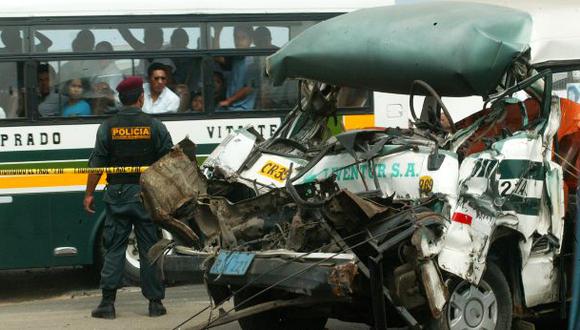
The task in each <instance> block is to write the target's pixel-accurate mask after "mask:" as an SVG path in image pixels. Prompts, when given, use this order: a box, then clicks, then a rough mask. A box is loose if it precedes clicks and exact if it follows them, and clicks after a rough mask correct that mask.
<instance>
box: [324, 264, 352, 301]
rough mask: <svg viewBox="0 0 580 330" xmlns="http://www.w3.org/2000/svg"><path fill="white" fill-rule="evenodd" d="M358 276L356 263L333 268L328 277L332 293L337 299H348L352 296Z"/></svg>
mask: <svg viewBox="0 0 580 330" xmlns="http://www.w3.org/2000/svg"><path fill="white" fill-rule="evenodd" d="M357 274H358V267H357V266H356V264H355V263H347V264H342V265H337V266H335V267H333V268H332V272H331V273H330V276H329V277H328V283H329V284H330V286H331V287H332V292H333V293H334V295H336V296H337V297H346V296H348V295H350V294H351V293H352V292H353V290H352V285H353V281H354V278H355V277H356V275H357Z"/></svg>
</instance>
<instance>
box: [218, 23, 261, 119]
mask: <svg viewBox="0 0 580 330" xmlns="http://www.w3.org/2000/svg"><path fill="white" fill-rule="evenodd" d="M253 32H254V30H253V28H252V26H251V25H247V24H244V25H237V26H235V27H234V45H235V47H236V48H238V49H239V48H242V49H243V48H249V47H250V46H251V45H252V35H253ZM218 61H221V63H220V64H222V65H224V67H230V69H231V71H230V74H229V77H228V78H227V79H226V81H227V88H226V98H225V99H224V100H222V101H220V103H219V106H220V107H222V108H227V109H230V110H252V109H254V105H255V103H256V83H257V80H258V79H257V78H258V77H257V73H258V70H257V63H255V61H254V57H252V56H232V57H229V58H227V59H223V60H220V59H219V58H218Z"/></svg>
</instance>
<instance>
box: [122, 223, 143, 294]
mask: <svg viewBox="0 0 580 330" xmlns="http://www.w3.org/2000/svg"><path fill="white" fill-rule="evenodd" d="M140 269H141V266H140V265H139V248H138V246H137V237H136V236H135V232H134V231H133V230H132V231H131V234H130V235H129V239H128V241H127V250H126V251H125V276H124V280H125V284H127V285H133V286H139V283H140V277H141V275H140Z"/></svg>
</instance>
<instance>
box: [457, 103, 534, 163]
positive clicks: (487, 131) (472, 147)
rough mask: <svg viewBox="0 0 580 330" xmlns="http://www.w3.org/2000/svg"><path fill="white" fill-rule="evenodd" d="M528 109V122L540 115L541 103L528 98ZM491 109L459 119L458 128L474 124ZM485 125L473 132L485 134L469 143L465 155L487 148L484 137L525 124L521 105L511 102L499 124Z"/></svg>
mask: <svg viewBox="0 0 580 330" xmlns="http://www.w3.org/2000/svg"><path fill="white" fill-rule="evenodd" d="M524 105H525V106H526V110H527V113H528V122H531V121H533V120H536V119H537V118H538V117H539V115H540V103H539V102H538V101H537V100H535V99H527V100H525V101H524ZM490 111H491V109H483V110H481V111H479V112H476V113H474V114H472V115H471V116H469V117H467V118H465V119H463V120H461V121H459V122H458V123H457V125H458V128H464V127H467V126H469V125H471V124H473V123H474V122H475V121H476V120H477V119H478V118H480V117H481V116H486V115H488V114H489V113H490ZM493 124H494V123H492V126H489V125H488V126H483V127H481V128H480V129H479V130H477V131H476V132H475V134H473V137H478V136H480V135H482V134H483V136H482V137H481V138H480V139H479V140H478V141H475V142H471V143H469V142H468V143H467V145H466V149H465V155H470V154H473V153H476V152H480V151H483V150H484V149H485V144H484V143H483V141H482V140H483V138H485V137H494V136H499V135H501V133H502V129H503V128H507V129H508V130H509V131H510V132H515V131H518V130H520V129H521V128H522V126H523V118H522V114H521V112H520V106H519V105H517V104H510V105H507V106H506V111H505V117H504V118H503V120H500V121H498V122H497V124H498V125H493Z"/></svg>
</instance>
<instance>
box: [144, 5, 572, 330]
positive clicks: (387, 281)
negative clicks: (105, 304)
mask: <svg viewBox="0 0 580 330" xmlns="http://www.w3.org/2000/svg"><path fill="white" fill-rule="evenodd" d="M448 5H449V4H447V5H446V4H419V5H413V6H406V7H405V8H403V9H390V8H389V9H385V10H386V12H385V13H386V14H389V12H390V11H391V10H392V11H393V12H396V11H397V10H398V11H402V12H398V13H396V14H398V15H402V16H405V15H409V12H413V15H415V14H416V13H417V12H419V13H433V12H438V11H437V10H440V11H441V12H445V11H444V10H441V9H442V8H440V7H438V6H442V7H445V6H448ZM453 6H454V9H457V10H458V12H454V13H452V14H451V15H452V16H451V18H455V19H457V17H460V18H461V19H464V20H465V21H466V22H470V19H472V20H474V22H475V23H474V25H475V26H477V25H478V24H483V26H478V27H479V28H480V29H481V30H482V31H486V28H491V30H489V31H487V32H489V33H491V32H492V31H493V32H494V33H497V30H494V29H495V26H494V25H493V24H498V26H500V27H503V28H505V30H503V33H504V34H503V35H501V33H500V35H499V36H496V37H498V39H499V40H500V41H504V42H503V43H500V44H501V45H502V47H503V46H504V45H507V46H506V47H507V48H505V49H504V48H497V47H496V44H495V43H492V44H491V45H488V46H489V49H500V50H499V51H498V53H497V54H496V55H497V56H498V58H499V59H500V60H499V62H501V63H504V64H502V65H500V68H497V67H494V69H493V70H491V71H490V73H489V74H485V75H481V74H480V71H478V70H479V69H478V70H475V71H473V72H470V71H467V72H464V73H463V75H461V74H459V75H457V74H456V72H455V71H453V70H451V73H449V72H438V73H437V72H428V73H427V74H426V75H423V72H422V71H414V70H415V69H414V68H412V69H411V72H406V73H408V75H401V77H407V76H408V78H406V79H408V80H407V81H400V80H401V79H403V78H401V77H399V78H398V79H399V80H398V81H397V83H396V84H397V86H392V85H389V84H391V83H392V82H389V83H385V85H381V84H380V81H379V80H377V79H371V80H370V82H369V85H367V86H364V85H361V84H362V83H363V82H361V80H360V76H358V77H357V76H354V77H353V75H349V74H343V73H341V71H340V70H331V69H328V68H323V69H321V70H319V69H317V68H316V66H315V65H316V64H319V65H320V64H321V63H325V61H316V59H315V58H314V59H309V58H308V56H309V53H308V52H304V54H298V55H297V54H296V53H295V52H297V51H298V52H300V51H301V50H303V49H306V47H304V44H312V40H315V39H309V38H316V37H317V34H319V33H320V30H323V31H324V29H325V28H327V29H331V30H332V31H335V32H337V31H338V32H339V31H340V29H341V28H345V26H346V27H348V28H349V27H350V26H351V25H352V22H349V15H351V16H350V17H351V19H353V20H355V21H356V20H357V19H359V20H360V16H357V15H370V14H369V12H371V13H373V14H374V13H379V14H381V13H380V11H379V10H372V11H366V12H365V11H359V12H355V13H353V14H347V15H344V16H341V17H342V18H339V19H335V20H334V21H333V22H329V23H322V24H319V25H317V26H316V27H315V28H314V29H311V30H309V31H306V32H305V33H304V34H303V35H301V37H299V38H296V39H294V40H293V42H292V43H290V44H289V45H288V46H287V47H284V48H283V49H281V50H280V51H279V52H278V53H276V54H275V55H273V56H272V57H271V58H270V59H269V64H271V65H270V66H271V68H270V69H271V70H272V72H273V75H274V77H275V78H276V79H282V80H283V78H286V77H300V78H310V79H316V80H320V81H327V82H330V83H332V84H336V85H348V82H351V81H352V82H353V84H354V87H367V88H373V89H379V90H380V89H381V88H383V89H384V90H385V91H392V90H395V91H398V90H400V89H401V88H405V87H406V88H408V89H410V90H411V92H410V94H411V97H410V99H411V101H410V107H411V110H412V112H411V114H412V116H413V118H414V120H415V123H414V126H415V127H414V128H411V129H367V130H360V131H354V132H347V133H342V134H339V135H337V136H334V137H332V136H331V135H330V133H329V132H328V129H327V127H326V121H327V120H328V118H330V117H333V116H335V113H336V109H335V100H336V95H337V93H338V91H339V88H338V87H334V86H332V85H327V84H324V83H314V82H304V83H302V88H301V90H302V91H303V97H302V98H301V100H300V103H299V105H298V106H297V107H296V108H295V109H294V110H293V111H292V112H291V113H290V114H289V115H288V117H287V118H286V120H285V121H284V123H283V124H282V126H281V127H280V129H279V130H278V131H277V132H276V134H275V135H274V136H273V137H272V138H271V139H269V140H267V141H264V140H262V138H261V137H260V136H259V134H257V133H256V132H255V131H254V130H253V129H251V128H245V129H240V130H237V131H236V132H234V134H232V135H230V136H229V137H228V138H226V140H224V141H223V142H222V143H221V144H220V146H219V147H218V148H217V149H216V150H215V151H214V152H213V153H212V154H211V155H210V157H209V158H208V159H207V160H206V161H205V162H204V164H203V165H202V166H201V168H197V166H194V165H193V164H192V162H191V159H192V158H193V155H191V154H190V155H189V156H190V157H189V158H188V157H187V156H185V154H184V153H183V152H182V151H181V150H180V148H177V149H176V150H174V151H173V152H172V153H171V154H170V155H169V156H168V157H166V158H164V159H163V160H161V161H160V162H159V163H157V164H155V165H153V166H152V168H151V169H150V170H148V172H147V173H145V174H144V175H143V176H142V184H143V186H144V199H145V201H146V203H147V204H148V207H149V208H150V210H151V213H152V214H153V215H154V218H155V219H156V221H157V222H159V223H160V224H161V225H162V226H164V227H166V228H171V229H173V230H172V233H174V234H175V236H176V237H177V239H178V240H179V241H180V243H182V244H183V245H185V247H181V248H180V249H179V250H178V252H179V253H181V254H182V255H191V256H192V257H193V256H196V257H198V258H202V259H203V260H204V262H203V268H204V277H205V280H206V283H207V285H208V288H209V292H210V294H211V296H212V298H213V300H214V302H215V303H216V304H217V305H218V306H219V305H220V304H221V303H222V302H223V301H225V300H228V299H229V298H231V297H232V296H233V297H234V304H235V309H236V310H235V311H233V310H232V311H227V312H226V313H222V314H219V315H217V316H215V318H214V319H211V320H209V321H208V322H206V323H203V324H201V325H199V327H200V328H206V327H211V326H214V325H217V324H222V322H225V321H233V320H236V319H239V321H240V324H241V325H242V327H243V328H244V329H254V328H260V327H261V326H266V325H267V326H269V327H280V328H284V327H303V328H322V327H323V326H324V323H325V321H326V318H327V317H329V316H335V317H340V318H342V319H346V320H354V321H361V322H367V323H369V324H373V325H374V326H375V327H376V328H386V327H387V320H388V321H389V326H391V325H393V324H394V325H408V326H412V327H421V326H434V327H436V328H447V327H449V328H452V329H455V328H464V327H467V328H473V329H475V328H480V327H487V328H499V329H503V328H508V327H509V326H510V324H511V319H512V315H514V316H520V317H522V316H526V315H530V314H534V313H535V310H536V308H543V307H545V306H548V305H550V304H553V303H555V304H560V306H562V304H563V305H564V306H565V301H566V294H565V292H566V290H565V288H566V287H565V265H564V262H563V256H561V254H562V253H563V251H569V244H570V241H569V240H568V239H567V238H566V237H565V235H564V226H565V223H564V216H565V214H566V208H565V206H566V205H565V202H564V201H565V196H564V183H563V180H564V179H565V178H564V174H563V168H564V167H567V166H568V165H567V164H566V162H565V161H563V160H561V159H560V158H562V157H561V156H559V154H562V153H565V150H564V149H565V148H566V147H565V146H564V144H562V148H560V149H561V150H556V151H553V150H554V149H556V148H555V147H554V146H555V145H556V144H557V143H556V140H557V142H562V143H563V142H565V137H566V136H570V135H573V134H575V133H574V132H572V131H569V132H567V133H563V132H561V127H560V126H561V124H560V123H561V122H564V120H565V118H568V119H570V118H574V116H573V115H571V114H574V113H577V112H578V107H577V106H576V105H575V104H571V103H570V102H568V100H565V99H563V98H554V97H552V94H551V93H552V90H553V86H552V80H553V73H552V71H550V70H545V71H542V72H540V73H538V72H537V71H536V70H535V69H536V67H534V65H533V64H532V62H531V60H530V56H532V55H533V53H532V55H530V46H529V45H528V43H529V40H528V41H525V40H524V41H525V42H524V41H522V40H520V39H519V38H521V36H522V35H525V34H526V33H528V32H529V29H530V24H532V21H531V20H530V18H529V16H527V15H526V14H525V13H522V12H519V11H515V10H513V11H511V12H510V10H507V9H505V8H496V7H495V6H487V5H481V4H479V5H475V4H459V3H457V4H454V5H453ZM473 6H476V7H477V6H480V7H478V8H477V9H481V10H480V11H479V12H478V11H477V10H475V11H474V7H473ZM436 9H437V10H436ZM461 10H465V13H467V14H465V13H462V12H461ZM405 11H409V12H406V13H405ZM473 12H478V15H480V14H481V13H482V12H484V13H488V14H490V13H491V14H497V13H501V15H502V17H503V18H502V17H498V18H497V19H496V20H495V21H493V24H491V26H488V25H486V24H487V22H483V23H482V21H478V18H474V17H472V16H470V15H474V14H473ZM385 13H382V14H385ZM463 14H465V15H463ZM377 15H378V14H377ZM392 15H394V16H396V15H395V14H392ZM453 15H457V17H453ZM466 15H467V16H466ZM503 15H505V16H503ZM510 15H511V16H510ZM443 16H444V17H443V18H449V17H445V15H443ZM484 16H485V15H484ZM514 17H515V18H514ZM380 18H381V19H384V17H383V16H381V17H380ZM443 18H439V19H440V20H439V21H438V22H444V21H445V20H444V19H443ZM512 18H513V21H507V22H508V23H506V24H507V25H506V26H507V27H508V28H506V26H502V25H501V24H502V23H503V22H504V21H506V20H508V19H512ZM341 19H344V20H345V21H344V22H345V23H344V25H341V24H340V23H341ZM386 21H388V20H386ZM349 24H350V25H349ZM396 24H397V22H395V25H394V26H395V27H397V25H396ZM421 24H425V25H430V24H431V21H430V20H429V19H427V20H426V21H425V22H422V23H421ZM421 24H419V25H421ZM441 25H443V24H441ZM441 25H437V26H441ZM512 25H513V26H517V27H518V29H517V31H515V32H514V31H511V30H510V29H511V28H512V27H513V26H512ZM433 26H435V25H433ZM448 28H449V27H448ZM337 29H338V30H337ZM417 29H418V30H420V31H423V30H422V29H425V27H424V26H418V27H417ZM450 29H451V30H452V31H453V29H454V28H453V27H451V28H450ZM459 30H461V29H459ZM498 30H501V29H498ZM311 31H313V32H311ZM470 31H471V30H470ZM506 31H507V32H506ZM338 32H337V33H338ZM351 32H352V31H351ZM309 33H310V34H309ZM489 33H488V34H485V33H483V34H482V35H484V36H485V37H487V36H489V35H490V34H489ZM338 34H339V35H342V34H340V33H338ZM492 34H493V33H492ZM467 37H468V39H470V40H471V39H473V38H472V36H471V35H468V36H467ZM510 38H511V39H510ZM484 39H485V38H484ZM524 39H525V38H524ZM485 40H487V39H485ZM464 41H465V40H464ZM479 41H480V40H475V41H474V42H475V43H477V42H479ZM496 41H497V40H496ZM301 42H302V45H301ZM361 42H362V43H365V42H366V39H364V38H363V40H362V41H361ZM451 42H452V43H456V42H457V41H456V40H453V41H451ZM465 42H467V41H465ZM486 42H487V41H486ZM369 44H370V43H369ZM483 44H485V42H483ZM340 45H341V43H340V42H337V47H338V48H332V47H330V49H327V50H326V51H328V53H331V54H334V53H336V52H337V51H338V49H339V48H340ZM480 45H481V44H480ZM446 46H449V45H443V46H442V47H443V48H445V47H446ZM466 48H469V47H466ZM402 49H405V50H406V49H407V48H405V45H403V46H402ZM506 49H507V50H506ZM316 51H317V50H315V51H314V52H313V54H314V56H315V57H316V56H319V54H317V53H316ZM531 51H532V52H533V51H535V48H533V47H532V49H531ZM393 53H394V54H395V55H393V56H394V57H395V58H397V56H400V54H398V53H397V51H396V49H395V51H393ZM417 53H421V51H420V50H418V51H417ZM435 53H436V52H435ZM483 53H485V52H483ZM349 55H351V54H348V53H347V54H345V56H347V57H348V56H349ZM371 55H372V54H371ZM419 55H420V56H423V54H419ZM419 55H417V56H419ZM293 56H305V59H308V60H309V61H310V62H308V63H309V65H311V67H308V68H306V69H304V68H303V66H301V65H299V64H300V61H297V62H296V63H294V64H293V63H292V62H291V60H292V58H293ZM298 58H299V57H298ZM336 58H340V57H336ZM336 58H333V60H335V61H337V60H336ZM385 58H387V59H389V57H388V56H386V57H385ZM493 58H494V57H493V56H492V57H491V59H493ZM408 59H409V62H410V63H414V61H417V58H414V57H413V56H410V55H409V56H408ZM471 59H472V60H474V61H475V62H478V61H479V60H478V58H477V57H473V58H471ZM341 60H343V61H344V59H341ZM423 60H424V59H423ZM448 60H449V62H447V63H446V65H447V64H449V65H453V64H454V59H453V58H450V59H448ZM338 61H339V62H340V60H338ZM346 61H348V59H347V60H346ZM504 61H505V62H504ZM330 62H332V61H330ZM455 62H457V61H455ZM492 62H493V63H487V64H489V65H492V64H496V63H499V62H498V61H492ZM297 63H299V64H297ZM302 63H304V62H302ZM418 63H421V65H426V64H425V63H428V62H420V61H419V62H418ZM335 64H336V63H335ZM548 64H549V63H548ZM358 65H360V64H358ZM483 65H486V63H484V64H483ZM313 66H314V67H313ZM427 66H428V65H427ZM353 67H356V65H353ZM387 67H388V65H387V64H385V65H383V66H381V67H380V68H383V69H384V68H387ZM540 67H541V66H538V67H537V68H540ZM546 67H549V66H546ZM350 69H352V68H350ZM354 69H356V68H354ZM359 69H360V67H359ZM423 69H426V68H423ZM452 69H456V68H452ZM300 70H302V71H300ZM389 70H390V68H389ZM402 70H403V71H404V70H405V67H404V66H403V69H402ZM379 71H380V70H379ZM363 72H364V71H363ZM366 72H369V70H368V69H367V71H366ZM325 74H327V75H328V76H324V75H325ZM433 75H434V76H433ZM362 76H363V77H364V75H362ZM421 78H424V79H425V80H427V81H428V82H429V83H424V82H420V81H418V82H415V80H416V79H421ZM445 78H449V79H448V80H445ZM341 79H342V80H341ZM357 79H359V80H357ZM474 79H475V80H477V81H476V83H473V82H474V81H475V80H474ZM363 80H364V79H363ZM378 81H379V82H378ZM373 84H374V85H373ZM431 86H434V88H433V87H431ZM438 91H443V92H444V93H443V95H444V96H449V95H451V96H467V95H480V96H483V97H484V98H485V99H486V101H487V102H486V105H484V106H483V107H482V109H481V111H479V112H478V113H476V114H475V115H473V116H470V117H468V118H466V119H464V120H462V121H459V122H457V123H453V120H452V119H451V118H450V117H451V116H450V114H449V111H447V110H446V107H445V104H444V102H442V100H441V97H440V96H439V95H438V94H437V93H438ZM416 92H417V93H422V94H425V95H427V97H426V99H425V102H424V105H423V111H422V113H421V115H420V116H417V115H416V113H415V111H414V109H413V107H414V106H413V95H414V94H415V93H416ZM522 92H523V93H525V97H524V98H521V97H520V98H517V97H515V96H514V95H516V94H517V93H522ZM572 103H573V102H572ZM487 105H489V106H487ZM477 110H480V109H479V108H477ZM442 115H443V116H445V117H449V118H447V121H448V123H446V124H445V123H444V122H443V120H442V119H441V116H442ZM566 116H568V117H566ZM567 147H568V148H570V145H568V146H567ZM183 149H186V148H183ZM558 157H560V158H558ZM556 160H558V162H556ZM175 164H180V165H179V166H174V165H175ZM168 168H172V169H173V170H171V171H168ZM168 173H169V175H168ZM176 182H179V184H176ZM147 187H149V188H147ZM159 187H163V188H164V189H162V190H163V192H162V193H161V192H159V191H158V190H156V189H155V188H159ZM158 195H164V196H165V198H158ZM162 200H163V201H164V202H160V201H162ZM568 213H570V212H568ZM565 238H566V239H565ZM162 245H163V243H162V244H161V246H160V247H158V250H159V251H162V250H163V246H162ZM192 247H193V248H192ZM540 270H541V271H542V274H545V275H546V276H544V277H542V279H541V280H540V281H531V280H530V276H533V274H534V272H538V271H540ZM540 282H541V283H540ZM462 301H464V302H465V301H474V302H477V303H479V304H480V305H481V306H482V307H477V306H476V307H473V306H470V305H468V303H467V302H465V303H464V304H463V305H462V303H461V302H462ZM306 307H308V308H306ZM468 308H470V311H471V312H473V313H472V315H474V316H472V317H470V318H469V317H466V316H465V315H466V314H465V313H466V312H467V309H468ZM537 310H541V309H537ZM426 311H428V312H427V313H426ZM387 316H388V318H387Z"/></svg>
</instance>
